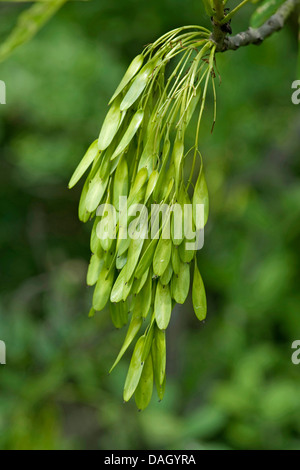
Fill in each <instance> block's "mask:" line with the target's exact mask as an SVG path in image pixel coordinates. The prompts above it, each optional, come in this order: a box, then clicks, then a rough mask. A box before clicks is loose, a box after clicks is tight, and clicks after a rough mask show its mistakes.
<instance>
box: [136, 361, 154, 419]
mask: <svg viewBox="0 0 300 470" xmlns="http://www.w3.org/2000/svg"><path fill="white" fill-rule="evenodd" d="M152 393H153V364H152V357H151V355H149V356H148V357H147V359H146V361H145V364H144V367H143V371H142V374H141V378H140V381H139V384H138V386H137V388H136V391H135V394H134V398H135V403H136V406H137V407H138V409H139V410H141V411H142V410H144V409H145V408H147V406H148V405H149V403H150V401H151V398H152Z"/></svg>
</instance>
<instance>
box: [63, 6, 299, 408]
mask: <svg viewBox="0 0 300 470" xmlns="http://www.w3.org/2000/svg"><path fill="white" fill-rule="evenodd" d="M268 2H269V3H271V0H265V2H263V3H264V4H267V3H268ZM203 3H204V5H205V9H206V11H207V14H208V15H209V16H210V17H211V20H212V30H209V29H207V28H205V27H202V26H198V25H195V26H183V27H180V28H176V29H174V30H172V31H170V32H168V33H166V34H164V35H163V36H162V37H160V38H159V39H157V40H156V41H155V42H154V43H152V44H150V45H148V46H147V47H146V48H145V49H144V50H143V52H142V53H141V54H139V55H138V56H137V57H135V58H134V59H133V61H132V62H131V64H130V65H129V67H128V69H127V71H126V73H125V75H124V77H123V78H122V80H121V82H120V84H119V86H118V87H117V89H116V91H115V92H114V94H113V96H112V98H111V100H110V102H109V110H108V113H107V115H106V117H105V119H104V122H103V125H102V127H101V130H100V134H99V137H98V139H96V140H95V141H94V142H93V143H92V144H91V146H90V147H89V149H88V150H87V152H86V154H85V155H84V157H83V159H82V161H81V162H80V163H79V165H78V167H77V168H76V170H75V172H74V174H73V176H72V178H71V180H70V183H69V187H70V188H72V187H73V186H74V185H75V184H76V183H77V182H78V181H79V180H80V178H81V177H82V176H83V175H84V173H85V172H86V171H87V170H89V174H88V176H87V178H86V181H85V183H84V186H83V189H82V194H81V198H80V202H79V219H80V220H81V221H83V222H87V221H88V220H90V219H94V224H93V228H92V233H91V243H90V246H91V252H92V256H91V261H90V264H89V268H88V273H87V283H88V285H91V286H95V287H94V295H93V305H92V308H91V311H90V314H89V315H90V316H94V315H95V314H98V312H100V311H101V310H103V309H104V308H105V307H106V306H109V311H110V315H111V319H112V322H113V324H114V326H115V327H116V328H121V327H123V326H124V325H127V324H128V327H127V333H126V336H125V339H124V343H123V345H122V347H121V350H120V352H119V354H118V357H117V358H116V360H115V362H114V364H113V366H112V368H111V371H112V370H113V369H114V367H115V366H116V365H117V364H118V362H119V361H120V359H121V358H122V357H123V355H124V353H125V352H126V351H127V350H128V348H129V347H130V346H131V345H132V344H133V343H134V342H135V345H134V348H133V353H132V357H131V361H130V365H129V369H128V374H127V377H126V381H125V385H124V392H123V397H124V400H125V401H128V400H130V398H131V397H132V396H133V395H134V396H135V401H136V404H137V407H138V408H139V409H140V410H143V409H145V408H146V407H147V406H148V404H149V402H150V400H151V396H152V392H153V383H155V386H156V390H157V394H158V397H159V399H162V398H163V395H164V390H165V384H166V329H167V327H168V325H169V323H170V321H171V317H172V310H173V308H174V306H175V304H176V303H179V304H183V303H184V302H185V300H186V298H187V296H188V293H189V290H190V287H191V290H192V302H193V307H194V311H195V314H196V316H197V318H198V319H199V320H200V321H202V320H204V319H205V317H206V310H207V302H206V294H205V288H204V284H203V280H202V277H201V274H200V272H199V269H198V265H197V258H196V253H197V249H196V248H195V249H187V246H188V245H187V243H188V242H189V241H190V240H189V239H188V238H187V236H186V233H185V232H184V233H182V232H181V235H180V236H178V233H177V232H176V230H175V229H176V224H177V221H176V220H175V213H174V211H173V208H174V205H177V206H179V207H181V208H184V207H185V206H187V207H191V211H190V212H189V213H188V214H189V221H190V225H191V229H192V230H196V231H201V230H203V228H204V226H205V224H206V222H207V219H208V212H209V198H208V189H207V184H206V180H205V173H204V164H203V159H202V155H201V153H200V146H199V144H200V142H199V131H200V125H201V121H202V119H203V113H204V109H205V105H206V98H207V94H208V90H209V88H211V89H212V92H213V96H214V106H213V120H212V127H213V126H214V123H215V119H216V87H215V80H216V76H217V75H218V73H217V70H216V55H217V53H219V52H224V51H226V50H228V49H238V48H239V47H241V46H244V45H248V44H257V43H258V42H262V41H263V40H264V39H265V38H266V37H268V36H269V35H270V34H272V33H273V32H274V31H277V30H278V29H280V28H279V26H278V24H280V25H281V27H282V26H283V24H284V22H285V20H286V18H287V17H288V16H289V14H290V13H291V12H292V11H293V9H294V8H295V7H296V6H297V3H298V2H297V1H296V0H287V1H286V2H277V3H278V4H277V8H278V7H279V8H278V10H277V11H275V12H273V11H272V14H273V16H272V17H271V20H270V19H269V18H265V17H264V16H263V15H265V13H264V12H265V9H261V10H262V11H263V13H260V11H259V9H258V10H256V11H255V13H254V15H253V18H254V21H255V25H256V29H255V28H250V29H249V30H248V31H246V32H244V33H240V34H237V35H236V36H233V37H229V33H231V26H230V22H231V19H232V17H233V16H234V15H235V14H236V13H237V12H238V10H239V9H240V8H241V7H242V6H243V5H244V4H245V3H247V0H244V1H243V2H241V3H240V5H238V6H237V7H236V8H235V9H234V10H232V11H231V12H229V11H228V9H225V4H226V1H221V0H205V1H204V2H203ZM262 17H263V18H262ZM265 20H266V21H265ZM194 115H196V116H197V126H196V132H195V138H194V142H193V146H192V147H189V146H188V144H187V139H186V134H187V129H188V127H189V125H190V123H191V119H192V117H193V116H194ZM210 119H211V118H210ZM187 155H192V163H191V164H190V163H189V164H187V158H186V157H187ZM197 160H199V162H200V165H198V162H197ZM198 166H200V170H199V173H198V174H197V175H196V174H194V173H195V168H196V167H198ZM186 170H189V171H188V173H187V171H186ZM186 174H188V175H189V176H188V177H185V175H186ZM192 181H194V182H195V185H194V186H193V184H192ZM122 198H126V201H127V202H126V206H125V209H124V207H123V206H122V205H121V201H122ZM153 204H155V205H157V206H158V208H164V210H165V212H164V218H163V222H162V223H161V224H160V223H159V217H160V211H159V210H158V212H157V213H156V216H155V217H154V221H155V222H156V227H157V228H156V230H154V233H153V230H152V231H151V229H150V227H149V226H148V224H147V222H148V214H149V213H150V209H151V207H152V205H153ZM136 205H142V206H141V207H143V208H145V210H140V213H139V216H136V211H134V207H135V206H136ZM198 205H200V206H202V207H203V208H204V211H203V212H204V213H203V217H202V219H201V221H200V222H199V218H197V217H196V213H197V206H198ZM99 206H100V207H101V208H102V211H101V214H100V213H99V210H98V208H99ZM112 206H113V207H114V210H111V207H112ZM124 211H125V213H124ZM104 214H105V216H104ZM124 216H125V218H126V220H127V221H128V222H129V224H130V223H131V225H130V226H132V224H133V226H134V229H135V230H136V231H137V232H138V231H139V230H141V229H142V228H143V229H145V227H146V234H145V233H144V235H146V236H135V237H133V236H132V237H130V236H128V226H127V224H124V223H123V221H124ZM152 222H153V220H152ZM157 222H158V223H157ZM177 225H178V224H177ZM168 228H170V230H169V233H168ZM141 231H142V230H141ZM108 232H109V233H112V232H113V233H114V236H113V237H108V236H105V234H107V233H108ZM132 233H134V230H133V232H132ZM193 233H194V232H193Z"/></svg>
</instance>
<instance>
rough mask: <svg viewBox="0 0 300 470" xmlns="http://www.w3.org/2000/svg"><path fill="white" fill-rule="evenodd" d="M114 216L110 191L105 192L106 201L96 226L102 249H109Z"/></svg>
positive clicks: (112, 236)
mask: <svg viewBox="0 0 300 470" xmlns="http://www.w3.org/2000/svg"><path fill="white" fill-rule="evenodd" d="M115 225H116V217H115V212H114V208H113V207H112V206H111V204H110V191H108V192H107V198H106V203H105V205H104V208H103V212H102V217H101V220H100V222H99V224H98V226H97V229H96V232H97V236H98V238H99V239H100V242H101V246H102V248H103V250H104V251H106V252H107V251H109V250H110V248H111V246H112V244H113V241H114V233H115Z"/></svg>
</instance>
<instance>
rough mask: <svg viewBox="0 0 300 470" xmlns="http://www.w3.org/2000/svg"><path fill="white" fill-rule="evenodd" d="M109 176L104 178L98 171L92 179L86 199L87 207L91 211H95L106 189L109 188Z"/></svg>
mask: <svg viewBox="0 0 300 470" xmlns="http://www.w3.org/2000/svg"><path fill="white" fill-rule="evenodd" d="M107 184H108V178H107V179H106V180H102V178H100V175H99V174H98V173H97V174H96V175H95V176H94V178H93V179H92V180H91V181H90V184H89V188H88V192H87V195H86V199H85V204H86V208H87V210H88V211H89V212H93V211H94V210H96V209H97V207H98V205H99V204H100V202H101V200H102V198H103V196H104V193H105V190H106V188H107Z"/></svg>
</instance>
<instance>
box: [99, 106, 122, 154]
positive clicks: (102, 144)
mask: <svg viewBox="0 0 300 470" xmlns="http://www.w3.org/2000/svg"><path fill="white" fill-rule="evenodd" d="M120 102H121V97H120V98H117V99H116V100H115V101H114V102H113V103H112V105H111V107H110V109H109V111H108V113H107V115H106V117H105V119H104V123H103V125H102V128H101V131H100V135H99V139H98V148H99V150H105V149H106V148H107V147H108V146H109V145H110V144H111V142H112V140H113V138H114V137H115V135H116V133H117V131H118V129H119V126H120V122H121V119H122V112H121V110H120Z"/></svg>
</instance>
